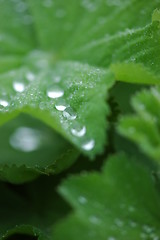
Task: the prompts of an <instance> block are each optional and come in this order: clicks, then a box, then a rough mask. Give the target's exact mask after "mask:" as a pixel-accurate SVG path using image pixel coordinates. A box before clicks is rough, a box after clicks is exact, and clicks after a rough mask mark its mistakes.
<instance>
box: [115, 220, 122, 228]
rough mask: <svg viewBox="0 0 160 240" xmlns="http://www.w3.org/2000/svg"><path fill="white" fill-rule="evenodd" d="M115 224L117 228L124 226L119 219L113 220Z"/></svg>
mask: <svg viewBox="0 0 160 240" xmlns="http://www.w3.org/2000/svg"><path fill="white" fill-rule="evenodd" d="M115 224H116V225H117V227H123V225H124V223H123V222H122V220H120V219H119V218H116V219H115Z"/></svg>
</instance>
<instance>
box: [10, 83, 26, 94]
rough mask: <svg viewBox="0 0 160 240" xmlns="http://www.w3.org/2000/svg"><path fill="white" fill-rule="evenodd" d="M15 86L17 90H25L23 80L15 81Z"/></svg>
mask: <svg viewBox="0 0 160 240" xmlns="http://www.w3.org/2000/svg"><path fill="white" fill-rule="evenodd" d="M13 88H14V90H15V91H16V92H20V93H22V92H24V90H25V85H24V83H22V82H14V83H13Z"/></svg>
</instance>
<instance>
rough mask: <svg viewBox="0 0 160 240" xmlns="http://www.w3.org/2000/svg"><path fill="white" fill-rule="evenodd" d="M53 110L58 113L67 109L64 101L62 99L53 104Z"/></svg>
mask: <svg viewBox="0 0 160 240" xmlns="http://www.w3.org/2000/svg"><path fill="white" fill-rule="evenodd" d="M55 108H56V109H57V110H58V111H62V112H63V111H64V110H65V109H66V108H67V104H66V102H65V100H63V99H59V100H58V101H57V102H56V104H55Z"/></svg>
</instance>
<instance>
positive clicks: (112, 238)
mask: <svg viewBox="0 0 160 240" xmlns="http://www.w3.org/2000/svg"><path fill="white" fill-rule="evenodd" d="M107 240H116V238H115V237H108V238H107Z"/></svg>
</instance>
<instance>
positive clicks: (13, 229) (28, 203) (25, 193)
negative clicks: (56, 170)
mask: <svg viewBox="0 0 160 240" xmlns="http://www.w3.org/2000/svg"><path fill="white" fill-rule="evenodd" d="M56 181H57V180H56V179H55V178H54V177H51V178H46V177H42V178H40V179H38V180H36V181H35V182H33V183H27V184H26V185H21V186H14V185H8V184H4V183H1V184H0V192H1V198H0V216H1V218H0V239H10V238H9V236H12V237H13V239H25V235H26V239H29V236H33V237H35V239H40V240H41V239H43V240H45V239H50V236H51V234H50V232H51V227H52V225H53V224H54V222H56V221H57V220H58V219H61V218H62V217H63V216H65V215H66V213H68V212H69V209H70V208H69V206H68V205H67V204H66V203H65V202H64V201H63V200H62V198H60V196H59V195H58V194H57V193H56V191H55V182H56ZM4 236H5V238H4ZM27 236H28V238H27ZM23 237H24V238H23ZM11 239H12V238H11Z"/></svg>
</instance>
